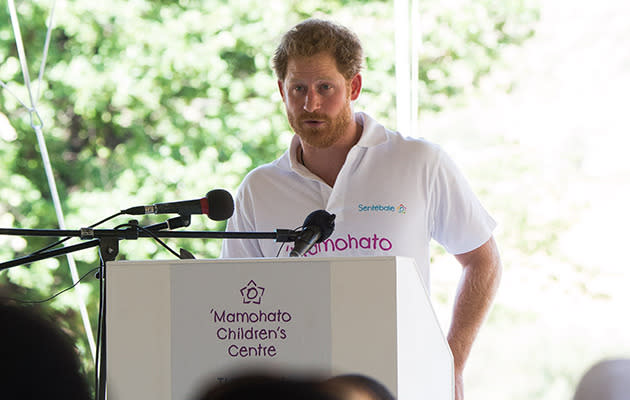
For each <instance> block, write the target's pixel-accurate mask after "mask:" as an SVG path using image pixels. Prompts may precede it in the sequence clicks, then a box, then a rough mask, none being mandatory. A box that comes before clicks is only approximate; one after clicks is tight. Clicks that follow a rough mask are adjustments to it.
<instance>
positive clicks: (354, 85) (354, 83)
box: [350, 73, 363, 101]
mask: <svg viewBox="0 0 630 400" xmlns="http://www.w3.org/2000/svg"><path fill="white" fill-rule="evenodd" d="M362 86H363V78H362V77H361V74H360V73H358V74H356V75H355V76H354V77H352V79H351V80H350V100H352V101H354V100H356V99H358V98H359V94H360V93H361V87H362Z"/></svg>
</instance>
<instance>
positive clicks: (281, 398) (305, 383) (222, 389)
mask: <svg viewBox="0 0 630 400" xmlns="http://www.w3.org/2000/svg"><path fill="white" fill-rule="evenodd" d="M199 400H340V399H339V398H338V397H336V396H335V395H333V394H332V393H330V392H329V391H327V390H324V388H322V387H321V384H320V383H319V382H316V381H310V380H302V379H294V378H285V377H279V376H270V375H242V376H238V377H235V378H232V379H230V380H228V381H227V382H225V383H218V384H216V385H213V386H211V387H210V388H209V389H207V391H205V392H204V393H203V394H202V395H201V397H199Z"/></svg>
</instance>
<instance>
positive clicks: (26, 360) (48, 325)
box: [0, 300, 91, 400]
mask: <svg viewBox="0 0 630 400" xmlns="http://www.w3.org/2000/svg"><path fill="white" fill-rule="evenodd" d="M0 397H1V398H3V399H20V400H30V399H33V400H34V399H37V400H42V399H63V400H88V399H90V398H91V395H90V389H89V386H88V384H87V381H86V379H85V376H84V374H83V372H82V367H81V363H80V361H79V355H78V353H77V350H76V348H75V347H74V345H73V343H72V341H71V340H70V338H69V337H68V336H67V335H66V334H65V333H64V332H63V331H62V330H61V329H59V327H58V326H56V325H55V324H54V323H53V321H52V319H50V318H48V317H47V316H46V315H45V314H44V313H43V312H42V310H40V309H39V308H35V307H31V306H29V307H25V306H18V305H12V304H10V303H8V302H5V301H2V300H0Z"/></svg>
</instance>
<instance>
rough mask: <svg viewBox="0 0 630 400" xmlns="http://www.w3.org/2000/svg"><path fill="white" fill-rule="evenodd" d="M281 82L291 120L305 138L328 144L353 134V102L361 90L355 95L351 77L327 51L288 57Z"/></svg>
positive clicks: (318, 144) (322, 144)
mask: <svg viewBox="0 0 630 400" xmlns="http://www.w3.org/2000/svg"><path fill="white" fill-rule="evenodd" d="M357 76H358V75H357ZM359 81H360V78H359ZM278 86H279V88H280V94H281V95H282V99H283V100H284V104H285V107H286V109H287V117H288V119H289V124H290V125H291V127H292V128H293V130H294V131H295V133H296V134H298V136H300V138H301V139H302V141H304V142H306V143H307V144H309V145H311V146H314V147H318V148H327V147H330V146H332V145H333V144H334V143H335V142H337V140H339V138H341V137H342V136H344V135H345V134H352V132H349V129H348V127H349V126H350V122H351V120H352V109H351V107H350V102H351V100H354V99H356V96H358V91H357V94H356V96H353V93H354V92H353V89H352V81H351V82H348V81H346V79H345V78H344V76H343V75H342V74H341V73H340V72H339V71H338V70H337V64H336V62H335V59H334V58H333V57H332V56H331V55H329V54H328V53H318V54H316V55H314V56H311V57H295V58H291V59H289V62H288V64H287V75H286V77H285V79H284V82H281V81H278ZM359 90H360V84H359Z"/></svg>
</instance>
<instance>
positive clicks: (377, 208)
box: [359, 204, 396, 212]
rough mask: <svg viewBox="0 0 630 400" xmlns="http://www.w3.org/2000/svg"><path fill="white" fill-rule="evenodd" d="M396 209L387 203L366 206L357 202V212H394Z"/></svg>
mask: <svg viewBox="0 0 630 400" xmlns="http://www.w3.org/2000/svg"><path fill="white" fill-rule="evenodd" d="M395 211H396V207H394V206H392V205H390V204H387V205H383V204H372V205H369V206H366V205H364V204H359V212H395Z"/></svg>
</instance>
